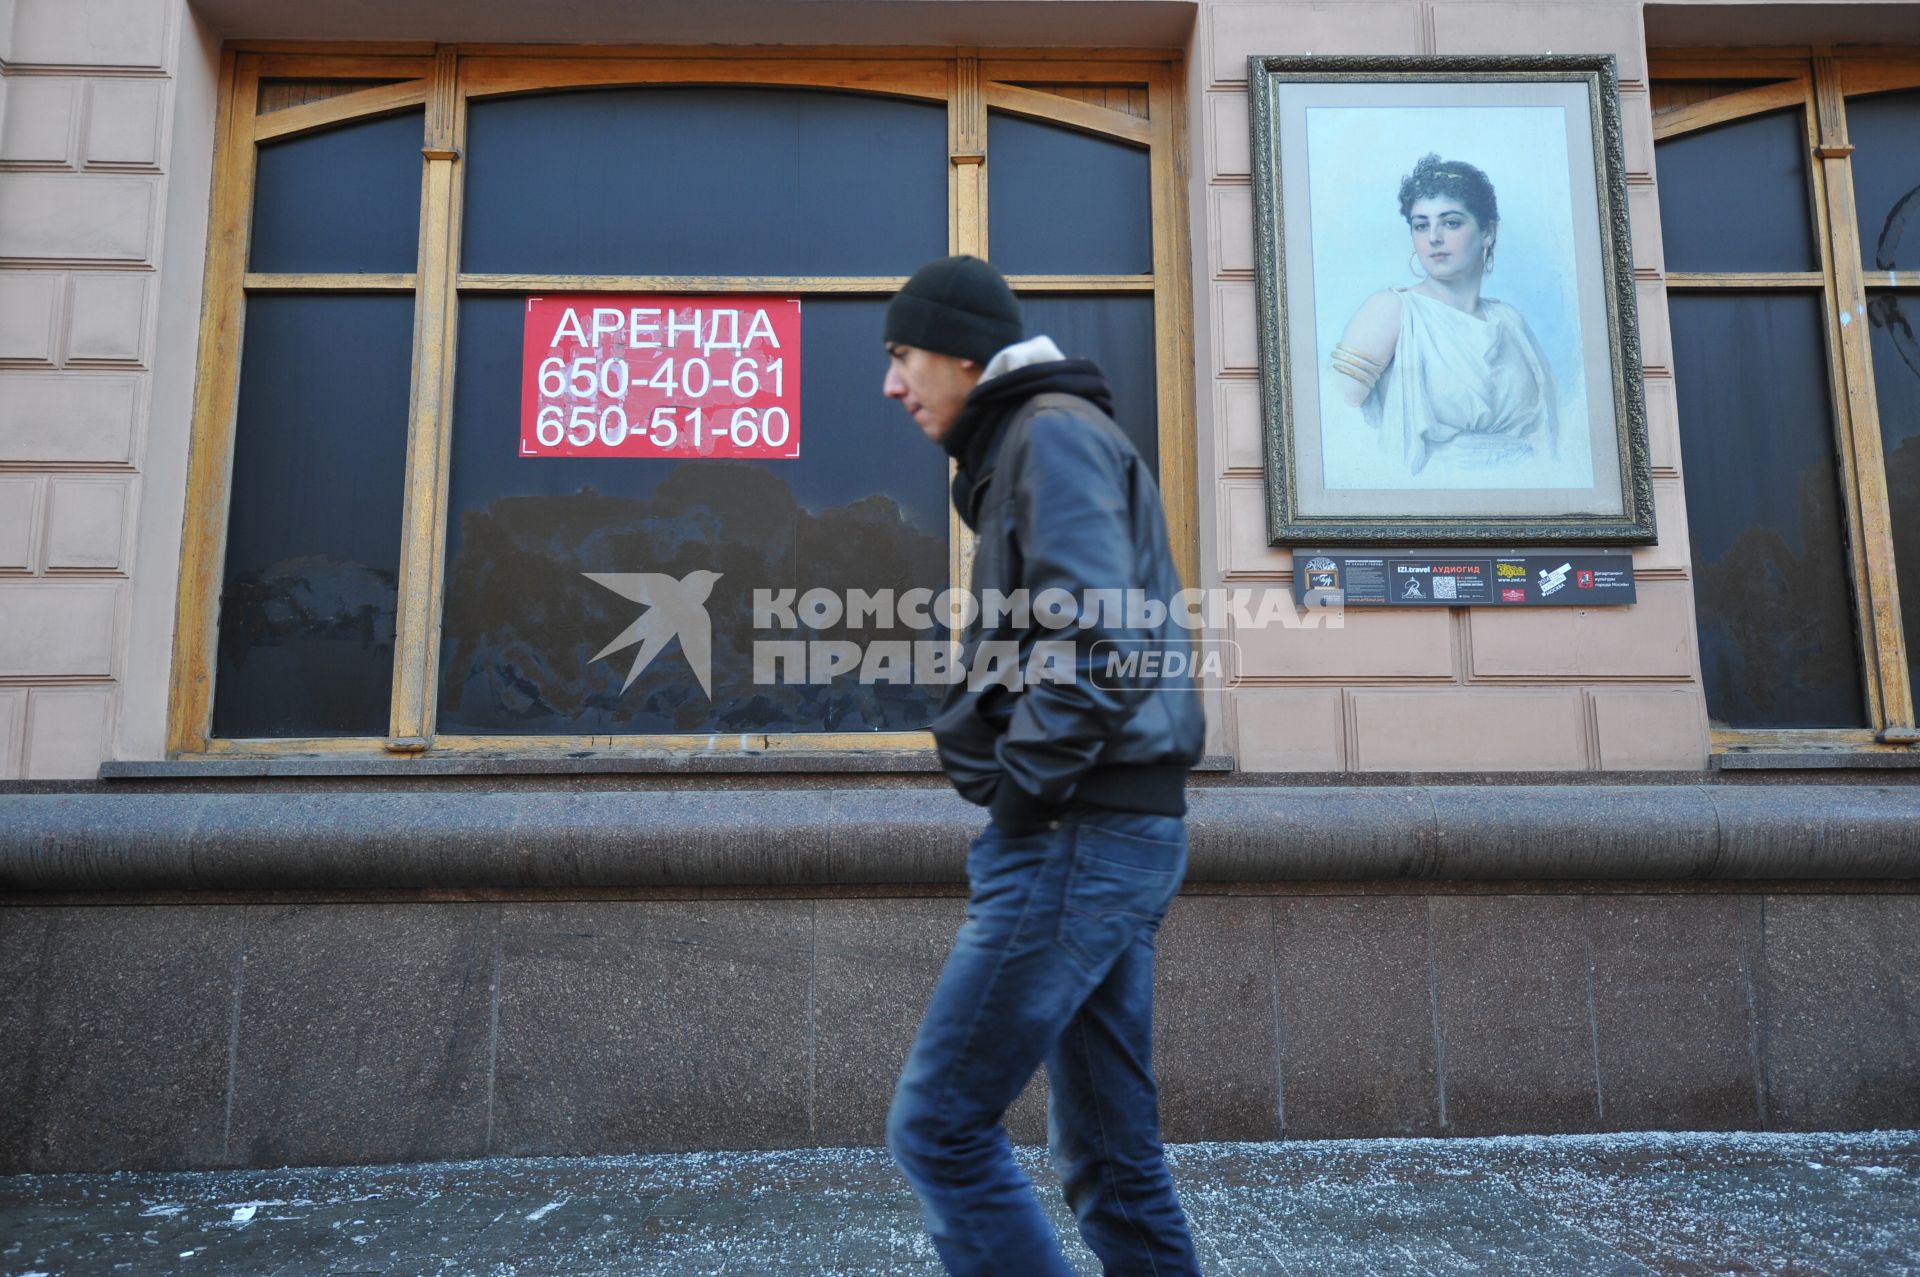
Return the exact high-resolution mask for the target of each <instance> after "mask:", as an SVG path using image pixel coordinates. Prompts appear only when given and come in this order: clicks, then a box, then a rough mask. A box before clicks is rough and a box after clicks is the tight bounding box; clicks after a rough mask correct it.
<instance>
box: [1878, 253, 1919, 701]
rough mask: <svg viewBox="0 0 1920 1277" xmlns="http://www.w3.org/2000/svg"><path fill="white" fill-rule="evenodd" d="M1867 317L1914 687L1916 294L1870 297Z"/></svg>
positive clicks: (1916, 599)
mask: <svg viewBox="0 0 1920 1277" xmlns="http://www.w3.org/2000/svg"><path fill="white" fill-rule="evenodd" d="M1867 317H1868V319H1869V320H1870V321H1871V325H1870V328H1869V332H1870V334H1871V337H1870V340H1871V342H1872V347H1873V387H1874V397H1875V398H1876V399H1877V400H1878V401H1879V405H1880V442H1881V445H1882V446H1883V447H1884V448H1885V449H1886V457H1887V506H1888V508H1889V509H1890V510H1891V511H1892V512H1893V561H1894V566H1895V570H1896V572H1897V573H1898V576H1899V582H1900V615H1901V623H1902V626H1903V628H1904V629H1905V630H1906V637H1907V666H1908V669H1909V670H1910V671H1911V677H1912V679H1913V681H1914V685H1915V686H1920V291H1913V292H1898V293H1894V292H1886V293H1875V294H1872V295H1871V296H1870V297H1869V298H1868V301H1867Z"/></svg>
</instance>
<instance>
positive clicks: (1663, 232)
mask: <svg viewBox="0 0 1920 1277" xmlns="http://www.w3.org/2000/svg"><path fill="white" fill-rule="evenodd" d="M1655 152H1656V155H1657V162H1658V166H1659V175H1658V178H1659V187H1658V189H1659V194H1660V238H1661V240H1662V242H1663V243H1664V244H1665V246H1666V266H1667V269H1668V270H1670V271H1809V270H1819V269H1820V255H1819V253H1818V252H1817V251H1816V250H1815V248H1814V242H1813V214H1812V209H1811V206H1810V204H1809V202H1808V186H1807V160H1806V155H1807V135H1806V128H1805V123H1804V121H1803V119H1802V115H1801V111H1800V109H1799V108H1798V107H1794V108H1791V109H1789V110H1785V111H1773V112H1769V113H1768V114H1766V115H1756V116H1751V117H1749V118H1747V119H1744V120H1735V121H1734V122H1733V123H1731V124H1721V125H1717V126H1715V127H1714V128H1710V129H1703V130H1701V131H1700V132H1697V133H1687V134H1683V135H1681V136H1680V137H1676V138H1670V139H1668V140H1667V141H1665V142H1661V143H1659V144H1658V145H1657V146H1656V147H1655Z"/></svg>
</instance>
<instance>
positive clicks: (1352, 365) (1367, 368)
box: [1329, 342, 1386, 390]
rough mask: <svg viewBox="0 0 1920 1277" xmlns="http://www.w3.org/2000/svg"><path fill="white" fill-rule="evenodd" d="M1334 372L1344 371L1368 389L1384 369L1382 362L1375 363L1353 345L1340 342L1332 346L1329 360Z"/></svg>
mask: <svg viewBox="0 0 1920 1277" xmlns="http://www.w3.org/2000/svg"><path fill="white" fill-rule="evenodd" d="M1329 362H1330V363H1331V365H1332V367H1333V370H1334V371H1335V372H1340V373H1345V374H1346V375H1347V376H1349V377H1351V378H1353V379H1354V380H1355V381H1357V382H1359V383H1360V384H1361V385H1363V386H1365V387H1366V388H1367V389H1368V390H1372V389H1373V386H1374V383H1375V382H1377V381H1379V380H1380V374H1381V373H1382V372H1385V371H1386V368H1385V366H1384V365H1382V364H1376V363H1375V362H1373V360H1371V359H1369V358H1367V357H1366V356H1365V355H1363V354H1361V353H1360V352H1359V351H1357V350H1355V349H1354V348H1353V347H1351V346H1349V345H1347V344H1345V343H1344V342H1342V343H1341V344H1340V345H1337V346H1335V347H1334V348H1333V358H1332V360H1331V361H1329Z"/></svg>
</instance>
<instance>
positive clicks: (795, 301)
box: [520, 293, 800, 457]
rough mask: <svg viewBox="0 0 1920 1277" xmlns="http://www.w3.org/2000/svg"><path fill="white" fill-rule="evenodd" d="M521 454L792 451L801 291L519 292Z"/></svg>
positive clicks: (795, 447)
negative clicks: (523, 297) (522, 306)
mask: <svg viewBox="0 0 1920 1277" xmlns="http://www.w3.org/2000/svg"><path fill="white" fill-rule="evenodd" d="M522 358H523V367H522V370H521V381H520V455H521V456H523V457H797V456H799V455H800V299H799V298H797V297H743V296H712V297H661V296H658V295H654V294H645V293H641V294H630V295H612V294H597V295H584V294H573V295H569V296H564V297H529V298H527V321H526V343H525V348H524V354H523V357H522Z"/></svg>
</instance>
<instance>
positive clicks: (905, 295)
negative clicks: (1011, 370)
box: [885, 256, 1026, 364]
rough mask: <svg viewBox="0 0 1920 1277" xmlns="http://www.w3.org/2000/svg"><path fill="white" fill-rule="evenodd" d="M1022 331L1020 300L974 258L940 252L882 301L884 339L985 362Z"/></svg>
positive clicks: (984, 264) (986, 266)
mask: <svg viewBox="0 0 1920 1277" xmlns="http://www.w3.org/2000/svg"><path fill="white" fill-rule="evenodd" d="M1025 333H1026V328H1025V325H1024V324H1023V323H1022V322H1021V319H1020V303H1019V302H1017V301H1015V300H1014V297H1013V290H1012V289H1010V288H1008V287H1007V281H1006V280H1005V279H1003V278H1001V275H1000V272H999V271H997V270H995V269H994V268H993V267H991V266H989V265H988V264H987V263H985V262H983V261H981V260H980V259H979V258H978V257H966V256H961V257H943V258H941V259H940V260H939V261H937V262H928V263H927V264H926V265H925V266H922V267H921V268H920V269H919V270H917V271H915V272H913V278H912V279H909V280H908V281H907V283H906V287H904V288H902V289H901V290H900V291H899V292H897V293H895V294H894V295H893V300H892V301H890V302H888V303H887V327H886V337H885V339H886V341H887V343H888V344H889V345H891V344H893V343H896V342H897V343H899V344H900V345H902V346H918V347H919V348H920V349H921V350H931V351H933V352H934V353H935V354H939V355H954V356H957V357H958V358H961V359H973V360H977V361H978V362H980V363H983V364H984V363H986V362H987V361H988V360H990V359H992V358H993V357H994V355H995V354H997V353H999V352H1000V351H1001V350H1004V349H1005V348H1006V347H1008V346H1011V345H1013V344H1014V343H1015V342H1017V341H1019V340H1020V339H1021V337H1023V336H1024V335H1025Z"/></svg>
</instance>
